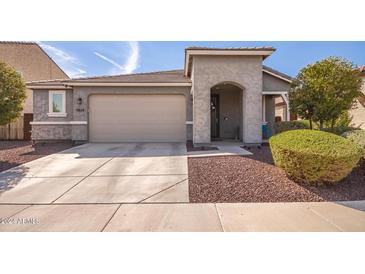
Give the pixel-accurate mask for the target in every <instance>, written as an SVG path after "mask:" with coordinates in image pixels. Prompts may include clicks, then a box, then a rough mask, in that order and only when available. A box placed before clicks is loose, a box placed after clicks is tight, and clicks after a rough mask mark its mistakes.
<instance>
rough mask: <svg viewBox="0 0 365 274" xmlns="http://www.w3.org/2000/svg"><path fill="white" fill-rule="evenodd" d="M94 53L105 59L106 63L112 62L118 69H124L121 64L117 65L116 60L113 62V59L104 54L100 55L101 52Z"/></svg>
mask: <svg viewBox="0 0 365 274" xmlns="http://www.w3.org/2000/svg"><path fill="white" fill-rule="evenodd" d="M94 54H95V55H96V56H99V57H100V58H101V59H103V60H105V61H107V62H108V63H110V64H112V65H113V66H115V67H117V68H118V69H120V70H121V71H123V70H124V68H123V66H121V65H119V64H118V63H117V62H115V61H114V60H112V59H110V58H108V57H106V56H104V55H102V54H101V53H99V52H96V51H95V52H94Z"/></svg>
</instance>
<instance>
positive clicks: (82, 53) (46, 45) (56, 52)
mask: <svg viewBox="0 0 365 274" xmlns="http://www.w3.org/2000/svg"><path fill="white" fill-rule="evenodd" d="M39 44H40V45H41V47H42V48H43V49H44V50H45V51H46V52H47V53H48V54H49V55H50V56H51V57H52V58H53V59H54V60H55V61H56V62H57V64H59V66H60V67H61V68H62V69H63V70H65V72H66V73H67V74H68V75H69V76H70V77H84V76H95V75H113V74H126V73H136V72H149V71H158V70H170V69H182V68H183V67H184V49H185V48H186V47H189V46H208V47H246V46H273V47H275V48H276V49H277V50H276V52H275V53H274V54H273V55H272V56H270V57H268V58H267V59H266V60H265V62H264V64H265V65H267V66H270V67H272V68H274V69H277V70H279V71H281V72H284V73H287V74H289V75H291V76H295V75H296V74H297V73H298V71H299V70H300V69H301V68H302V67H304V66H305V65H307V64H309V63H313V62H315V61H317V60H320V59H323V58H326V57H328V56H341V57H345V58H347V59H349V60H350V61H352V62H354V63H355V64H356V65H365V42H194V41H189V42H91V41H90V42H74V41H72V42H71V41H70V42H66V41H62V42H60V41H58V42H55V41H52V42H51V41H44V42H39Z"/></svg>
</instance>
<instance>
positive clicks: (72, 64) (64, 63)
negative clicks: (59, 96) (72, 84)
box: [38, 42, 87, 78]
mask: <svg viewBox="0 0 365 274" xmlns="http://www.w3.org/2000/svg"><path fill="white" fill-rule="evenodd" d="M38 44H39V46H40V47H41V48H42V49H44V50H45V51H46V52H47V53H48V54H49V55H50V56H51V57H52V58H53V59H54V61H55V62H56V63H57V64H58V65H59V66H60V67H61V68H62V69H63V70H64V71H65V72H66V74H67V75H68V76H70V77H71V78H74V77H81V76H84V75H85V74H86V73H87V72H86V71H85V70H84V69H81V68H80V66H81V67H85V65H83V64H82V63H81V62H80V60H79V59H77V58H76V57H74V56H72V55H70V54H69V53H67V52H65V51H63V50H61V49H59V48H56V47H54V46H51V45H47V44H45V43H42V42H38Z"/></svg>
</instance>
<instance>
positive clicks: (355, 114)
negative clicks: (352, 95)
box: [350, 77, 365, 129]
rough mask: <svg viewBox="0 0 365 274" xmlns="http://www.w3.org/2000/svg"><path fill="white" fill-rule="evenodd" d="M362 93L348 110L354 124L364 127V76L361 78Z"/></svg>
mask: <svg viewBox="0 0 365 274" xmlns="http://www.w3.org/2000/svg"><path fill="white" fill-rule="evenodd" d="M362 93H363V95H362V96H360V97H359V98H358V100H357V101H356V104H355V106H354V109H352V110H350V115H351V116H352V123H353V124H354V126H356V127H360V128H362V129H365V77H364V78H363V85H362Z"/></svg>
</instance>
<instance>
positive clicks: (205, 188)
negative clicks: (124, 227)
mask: <svg viewBox="0 0 365 274" xmlns="http://www.w3.org/2000/svg"><path fill="white" fill-rule="evenodd" d="M250 151H251V152H252V153H253V155H252V156H244V157H241V156H222V157H205V158H189V159H188V165H189V195H190V202H195V203H206V202H320V201H346V200H365V172H364V171H363V170H360V169H359V168H355V169H354V170H353V172H352V173H351V174H350V175H349V176H348V177H347V178H345V179H344V180H343V181H342V182H339V183H337V184H336V185H331V186H318V187H316V186H310V185H307V184H299V183H296V182H294V181H292V180H290V179H288V178H287V177H286V176H285V173H284V172H283V171H282V170H281V169H280V168H277V167H276V166H274V164H273V160H272V157H271V152H270V148H269V147H268V146H263V147H262V148H261V149H259V148H251V149H250Z"/></svg>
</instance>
